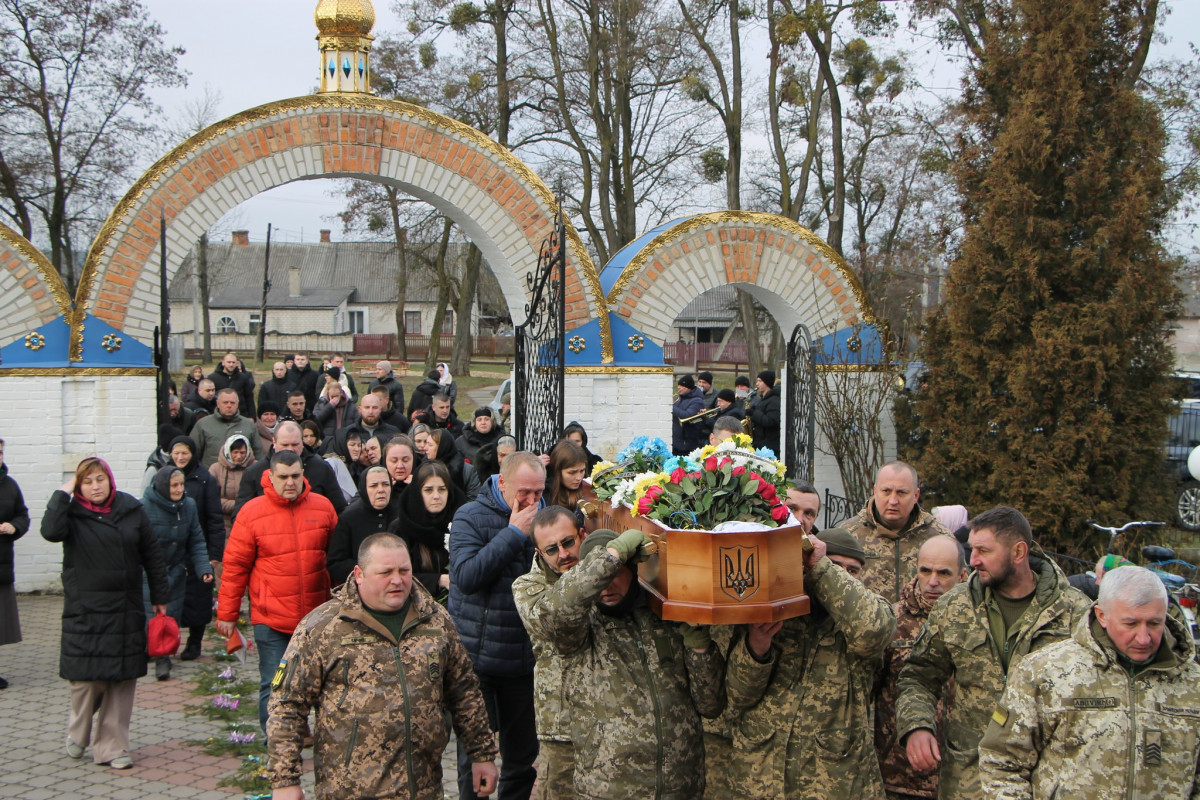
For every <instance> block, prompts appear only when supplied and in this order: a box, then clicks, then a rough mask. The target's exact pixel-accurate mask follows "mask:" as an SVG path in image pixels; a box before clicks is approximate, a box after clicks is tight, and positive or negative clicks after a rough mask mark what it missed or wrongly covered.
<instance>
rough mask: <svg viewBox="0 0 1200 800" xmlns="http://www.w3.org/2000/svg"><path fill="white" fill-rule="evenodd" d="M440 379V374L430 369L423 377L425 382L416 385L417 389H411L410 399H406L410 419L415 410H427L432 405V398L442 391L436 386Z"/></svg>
mask: <svg viewBox="0 0 1200 800" xmlns="http://www.w3.org/2000/svg"><path fill="white" fill-rule="evenodd" d="M441 377H442V373H440V372H438V371H437V370H436V369H431V370H429V372H428V373H427V374H426V375H425V380H423V381H421V382H420V383H419V384H417V388H415V389H413V393H412V397H410V398H409V399H408V416H409V417H412V415H413V412H414V411H416V410H417V409H419V408H429V407H430V406H431V405H433V396H434V395H435V394H438V393H440V392H441V391H442V387H441V386H439V385H438V380H439V379H440V378H441ZM447 399H449V398H447Z"/></svg>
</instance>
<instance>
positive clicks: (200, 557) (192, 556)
mask: <svg viewBox="0 0 1200 800" xmlns="http://www.w3.org/2000/svg"><path fill="white" fill-rule="evenodd" d="M185 482H186V481H185V478H184V475H183V470H181V469H179V468H178V467H163V468H162V469H160V470H159V471H158V472H157V473H156V474H155V475H154V480H153V481H151V482H150V485H149V486H147V487H146V491H145V493H144V494H143V495H142V505H143V506H144V507H145V509H146V516H148V517H150V524H151V525H153V526H154V532H155V533H156V534H158V546H159V549H161V550H162V554H163V563H164V564H165V565H166V568H167V585H168V591H169V592H170V599H168V600H167V614H168V615H169V616H172V617H174V618H175V621H176V622H179V620H180V618H182V616H183V599H184V596H185V595H186V593H187V571H188V569H189V568H190V569H191V570H192V571H193V572H195V573H196V574H197V575H199V576H200V579H201V581H203V582H204V583H208V584H211V583H212V581H213V568H212V564H211V563H209V560H208V548H207V547H206V546H205V543H204V531H203V530H201V528H200V517H199V515H198V514H197V513H196V501H195V500H193V499H192V498H190V497H188V496H187V493H186V491H185V489H184V484H185ZM142 593H143V595H144V597H145V599H146V613H147V614H149V613H151V612H150V584H149V582H148V581H142ZM154 674H155V677H157V678H158V679H159V680H160V681H165V680H166V679H167V678H169V677H171V657H170V656H163V657H161V658H159V659H158V661H157V662H156V663H155V667H154Z"/></svg>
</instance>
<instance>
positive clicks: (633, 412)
mask: <svg viewBox="0 0 1200 800" xmlns="http://www.w3.org/2000/svg"><path fill="white" fill-rule="evenodd" d="M565 384H566V385H565V393H566V409H565V411H566V414H565V421H566V422H571V421H572V420H574V421H576V422H578V423H579V424H580V425H582V426H583V427H584V429H585V430H586V431H587V432H588V449H589V450H591V451H592V452H593V453H596V454H597V455H599V456H601V457H603V458H606V459H612V458H613V457H615V456H616V454H617V452H618V451H620V450H621V449H622V448H623V447H625V445H627V444H629V442H630V440H632V439H633V438H634V437H635V436H657V437H659V438H660V439H662V440H663V441H664V442H666V443H667V444H668V445H670V443H671V402H672V397H673V391H674V388H675V387H674V386H673V385H672V378H671V376H670V375H667V374H659V375H655V374H645V373H616V374H592V373H588V374H572V373H567V376H566V381H565Z"/></svg>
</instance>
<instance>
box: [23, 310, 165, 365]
mask: <svg viewBox="0 0 1200 800" xmlns="http://www.w3.org/2000/svg"><path fill="white" fill-rule="evenodd" d="M30 333H32V334H33V335H34V336H35V337H40V338H41V341H42V343H43V344H42V346H41V347H39V348H38V349H36V350H35V349H33V348H32V347H30V346H27V345H26V339H27V338H28V337H26V336H22V337H21V338H20V339H18V340H16V341H15V342H10V343H9V344H7V345H5V346H4V347H3V348H0V367H9V368H12V367H22V368H25V369H36V368H43V369H62V368H63V367H153V366H154V351H153V349H151V348H150V347H147V346H146V345H144V344H142V343H141V342H139V341H138V340H137V339H135V338H134V337H133V336H130V335H129V334H126V333H122V332H121V331H119V330H117V329H116V328H114V327H113V326H112V325H109V324H108V323H107V322H103V321H101V320H99V319H97V318H96V317H93V316H92V315H91V314H88V315H87V316H86V317H84V323H83V360H82V361H69V360H68V355H69V354H70V345H71V329H70V326H68V325H67V323H66V321H65V320H64V319H63V318H62V317H59V318H58V319H55V320H51V321H50V322H47V323H46V324H45V325H43V326H41V327H40V328H38V329H37V330H35V331H31V332H30ZM118 340H119V341H118ZM31 343H36V341H35V342H31ZM105 344H108V348H106V347H105ZM109 348H111V350H110V349H109Z"/></svg>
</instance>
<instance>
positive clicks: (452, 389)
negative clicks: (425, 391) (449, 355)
mask: <svg viewBox="0 0 1200 800" xmlns="http://www.w3.org/2000/svg"><path fill="white" fill-rule="evenodd" d="M437 366H438V369H439V370H440V371H441V373H442V377H441V378H439V379H438V386H440V387H442V394H444V395H446V396H447V397H449V398H450V408H451V409H453V408H454V403H455V401H456V400H458V384H457V383H455V382H454V376H453V375H451V374H450V366H449V365H448V364H447V363H446V362H445V361H439V362H438V365H437Z"/></svg>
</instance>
